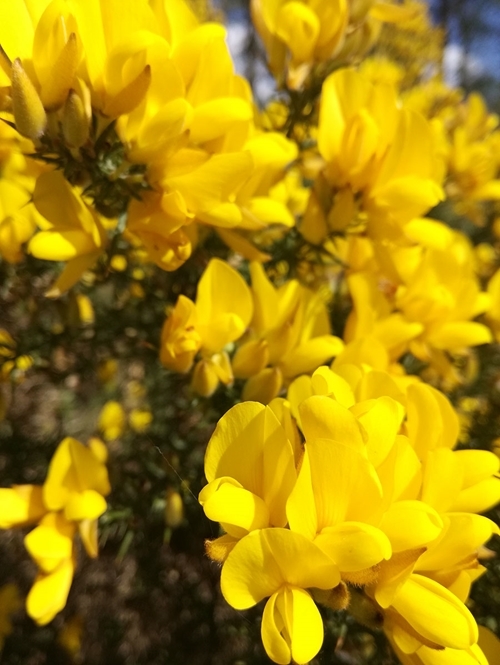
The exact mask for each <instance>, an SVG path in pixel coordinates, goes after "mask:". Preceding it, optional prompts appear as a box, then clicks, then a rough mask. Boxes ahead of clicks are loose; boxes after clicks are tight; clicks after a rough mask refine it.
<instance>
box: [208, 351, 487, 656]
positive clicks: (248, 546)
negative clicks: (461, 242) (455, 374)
mask: <svg viewBox="0 0 500 665" xmlns="http://www.w3.org/2000/svg"><path fill="white" fill-rule="evenodd" d="M341 358H342V356H341V357H340V358H339V361H336V363H337V364H338V366H339V373H336V372H334V371H332V370H329V369H328V368H326V367H324V368H319V369H318V370H317V371H316V372H315V373H314V374H313V376H312V377H306V376H304V377H300V378H298V379H296V380H295V381H294V382H293V383H292V384H291V386H290V389H289V399H290V406H291V409H292V413H293V414H294V415H295V417H296V419H297V424H298V426H299V428H300V431H301V432H302V436H303V443H302V444H301V443H300V440H298V439H297V437H296V436H295V434H294V433H293V428H291V427H290V424H289V423H288V424H287V422H286V419H285V417H284V414H285V411H284V410H283V408H282V407H281V404H280V403H279V402H276V403H273V402H271V404H270V406H268V407H263V406H261V405H258V404H256V403H252V402H247V403H244V404H241V405H237V406H236V407H234V408H233V409H231V410H230V411H228V413H226V414H225V416H223V418H222V419H221V421H220V422H219V425H218V427H217V429H216V431H215V433H214V435H213V436H212V439H211V440H210V443H209V446H208V448H207V453H206V458H205V473H206V476H207V479H208V480H209V484H208V485H207V487H205V488H204V489H203V490H202V492H201V494H200V502H201V504H202V505H203V508H204V510H205V513H206V514H207V516H208V517H210V519H213V520H216V521H219V522H220V523H221V526H222V527H223V529H224V530H225V531H226V534H225V535H223V536H221V537H220V538H218V539H216V540H214V541H209V542H208V543H207V552H208V554H209V556H211V557H212V558H214V559H216V560H218V561H222V562H223V569H222V578H221V584H222V591H223V594H224V596H225V598H226V599H227V600H228V602H229V603H230V604H232V605H233V606H234V607H235V608H237V609H244V608H246V607H251V606H252V605H254V604H256V603H257V602H259V601H260V600H261V599H262V598H265V597H269V601H268V604H267V605H266V608H265V610H264V615H263V620H262V639H263V643H264V646H265V648H266V651H267V653H268V655H269V656H270V657H271V659H272V660H274V661H275V662H277V663H290V662H291V661H292V659H293V660H294V661H295V662H297V663H306V662H308V660H310V659H311V658H313V657H314V655H315V654H316V653H317V651H318V650H319V648H320V646H321V643H322V638H323V629H322V625H321V620H320V618H319V614H318V612H317V610H316V608H315V606H314V601H313V599H316V600H317V602H320V603H324V604H326V605H327V606H329V607H333V608H335V609H340V608H344V607H346V606H350V605H349V603H350V598H351V593H352V594H354V595H353V596H352V607H353V611H354V614H355V616H356V612H357V611H358V610H357V607H358V606H359V602H360V601H359V598H361V597H363V598H364V602H365V603H366V604H367V605H368V606H369V605H370V604H371V605H372V606H373V614H374V615H377V614H378V615H382V616H383V626H384V630H385V631H386V632H387V634H388V635H389V637H390V639H391V641H393V642H394V644H395V645H396V647H397V649H398V650H401V651H402V652H403V653H406V654H414V653H416V652H417V651H418V650H419V649H421V648H422V647H423V646H425V647H429V648H431V649H441V650H443V649H445V650H447V649H448V650H450V651H451V652H453V650H459V651H460V650H463V651H464V652H466V653H468V650H471V651H470V653H473V652H474V653H476V652H477V653H480V650H479V648H478V647H477V639H478V631H477V626H476V623H475V621H474V619H473V617H472V615H471V614H470V612H469V610H468V609H467V608H466V607H465V605H464V602H465V600H466V598H467V596H468V593H469V589H470V585H471V582H472V581H473V580H474V579H475V577H477V576H478V575H479V574H481V568H478V563H477V555H478V550H479V548H480V547H481V545H482V544H484V543H485V542H487V541H488V540H489V538H490V537H491V535H492V534H494V533H499V529H498V527H497V526H496V525H495V524H494V523H493V522H491V521H490V520H488V519H487V518H485V517H481V516H478V515H477V514H475V513H477V512H482V511H484V510H486V509H488V508H489V507H491V506H492V505H494V504H495V503H496V502H497V501H498V500H499V499H500V478H499V477H498V470H499V461H498V459H497V458H496V456H495V455H494V454H493V453H489V452H486V451H453V450H452V448H453V446H454V445H455V443H456V437H457V435H458V420H457V416H456V415H455V413H454V411H453V409H452V407H451V405H450V404H449V403H448V401H447V400H446V398H445V397H444V396H443V395H442V394H441V393H439V392H438V391H437V390H435V389H433V388H430V387H429V386H426V385H425V384H422V383H419V382H413V383H409V384H407V386H406V387H404V388H403V387H401V388H400V387H398V385H397V384H396V382H395V381H394V380H393V379H391V378H390V376H389V375H386V374H384V372H382V371H380V370H371V371H366V370H365V371H364V376H363V371H362V369H361V368H360V367H359V366H356V365H355V364H350V363H349V361H348V359H347V358H346V362H344V363H342V362H341ZM356 370H357V372H358V376H356ZM367 377H370V379H371V385H372V392H371V394H369V393H368V394H367V393H366V388H365V390H363V391H362V393H364V395H365V396H359V397H356V394H357V395H360V392H359V388H360V386H359V379H360V378H362V380H363V381H364V382H365V383H366V378H367ZM366 387H368V386H366ZM402 388H403V389H402ZM391 395H392V396H391ZM395 397H396V399H395ZM432 409H433V410H434V412H435V419H434V421H433V422H436V423H439V420H441V423H442V429H439V428H438V429H436V431H435V432H434V433H433V435H432V436H429V427H428V426H427V425H426V422H427V417H428V414H429V412H430V410H432ZM280 418H281V422H280ZM244 451H245V452H244ZM249 455H250V457H249ZM278 479H280V482H279V484H277V483H278ZM350 590H351V591H350ZM437 617H439V621H437V620H436V618H437Z"/></svg>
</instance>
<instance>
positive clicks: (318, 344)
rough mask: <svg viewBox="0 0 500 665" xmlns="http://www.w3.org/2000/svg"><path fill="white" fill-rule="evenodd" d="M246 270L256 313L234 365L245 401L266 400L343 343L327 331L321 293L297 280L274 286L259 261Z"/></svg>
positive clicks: (322, 294)
mask: <svg viewBox="0 0 500 665" xmlns="http://www.w3.org/2000/svg"><path fill="white" fill-rule="evenodd" d="M250 274H251V277H252V295H253V300H254V316H253V319H252V322H251V324H250V334H249V339H248V340H247V341H244V342H243V343H242V344H241V345H240V346H239V348H238V349H237V351H236V353H235V356H234V358H233V361H232V365H233V371H234V374H235V376H236V377H238V378H244V379H247V383H246V385H245V388H244V390H243V399H247V400H258V401H262V402H263V403H269V402H270V401H271V400H272V399H273V398H274V397H276V396H277V395H278V393H279V391H280V390H281V387H282V385H283V383H284V381H287V382H288V381H289V380H290V379H292V378H293V377H294V376H297V375H298V374H302V373H305V372H312V371H313V370H314V369H315V368H316V367H318V365H321V364H322V363H324V362H326V361H327V360H329V359H330V358H332V357H333V356H336V355H337V354H338V353H340V351H341V350H342V348H343V343H342V341H341V340H340V339H339V338H338V337H335V336H334V335H332V334H331V328H330V323H329V320H328V313H327V308H326V302H325V296H324V293H322V292H321V291H316V292H314V291H312V290H310V289H306V288H305V287H303V286H302V285H301V284H300V283H299V282H298V281H297V280H291V281H289V282H286V283H285V284H283V285H282V286H281V287H279V288H275V287H274V286H273V284H272V283H271V282H270V280H269V279H268V277H267V276H266V273H265V271H264V268H263V267H262V266H261V265H260V264H259V263H252V264H251V265H250Z"/></svg>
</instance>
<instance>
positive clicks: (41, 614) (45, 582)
mask: <svg viewBox="0 0 500 665" xmlns="http://www.w3.org/2000/svg"><path fill="white" fill-rule="evenodd" d="M74 570H75V566H74V562H73V559H71V558H70V559H66V560H65V561H63V563H62V564H61V565H60V566H59V568H57V569H56V570H55V571H54V572H53V573H50V574H49V575H39V576H38V577H37V578H36V580H35V583H34V584H33V586H32V587H31V590H30V592H29V594H28V597H27V599H26V611H27V613H28V615H29V616H30V617H31V618H32V619H34V621H36V622H37V623H38V624H39V625H40V626H44V625H45V624H47V623H49V621H52V619H53V618H54V617H55V615H56V614H57V613H58V612H60V611H61V610H62V609H63V608H64V606H65V605H66V600H67V598H68V593H69V589H70V587H71V582H72V581H73V574H74Z"/></svg>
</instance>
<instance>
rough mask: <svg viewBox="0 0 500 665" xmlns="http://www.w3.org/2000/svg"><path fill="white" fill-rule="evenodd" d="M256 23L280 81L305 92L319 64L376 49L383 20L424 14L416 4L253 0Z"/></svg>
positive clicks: (273, 70)
mask: <svg viewBox="0 0 500 665" xmlns="http://www.w3.org/2000/svg"><path fill="white" fill-rule="evenodd" d="M251 8H252V18H253V21H254V25H255V27H256V28H257V31H258V32H259V34H260V36H261V37H262V40H263V41H264V45H265V47H266V51H267V57H268V61H269V67H270V69H271V71H272V72H273V73H274V74H275V76H277V77H278V79H279V80H281V79H282V78H284V77H285V76H286V80H287V84H288V85H289V86H290V87H291V88H300V87H301V86H302V85H303V83H304V80H305V79H306V78H307V76H308V74H309V72H310V70H311V68H312V66H313V65H315V64H323V63H327V62H328V61H331V60H334V59H336V58H337V59H339V60H340V59H341V58H342V57H343V58H344V59H345V58H349V57H359V56H360V55H363V54H364V53H365V52H366V51H368V50H369V49H370V47H371V46H372V45H373V42H374V40H375V37H376V35H377V33H378V29H379V23H380V21H390V22H397V21H404V20H408V19H410V18H412V17H414V16H415V15H416V14H418V12H419V11H421V8H420V7H419V6H418V5H417V4H416V3H409V4H405V5H404V6H401V5H399V4H396V3H393V2H390V1H389V2H379V1H378V0H368V2H365V1H363V2H353V1H352V0H322V1H320V2H317V1H314V0H305V1H304V2H295V1H292V0H278V2H272V3H269V2H266V1H265V0H252V4H251Z"/></svg>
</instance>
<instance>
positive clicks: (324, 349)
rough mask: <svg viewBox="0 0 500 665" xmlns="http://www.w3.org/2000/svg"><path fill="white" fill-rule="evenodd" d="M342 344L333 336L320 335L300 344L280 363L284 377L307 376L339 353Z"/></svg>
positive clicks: (342, 346)
mask: <svg viewBox="0 0 500 665" xmlns="http://www.w3.org/2000/svg"><path fill="white" fill-rule="evenodd" d="M343 348H344V343H343V342H342V340H341V339H339V338H338V337H334V336H333V335H321V336H319V337H315V338H314V339H310V340H308V341H306V342H303V343H302V344H300V345H299V346H298V347H297V348H295V349H293V351H291V352H290V353H288V354H287V355H286V356H285V358H284V359H283V361H282V363H281V369H282V371H283V374H284V376H286V377H293V376H297V375H298V374H307V373H309V372H312V371H313V369H315V368H317V367H318V366H319V365H322V364H323V363H325V362H327V361H328V360H330V359H331V358H333V357H334V356H336V355H338V354H339V353H341V351H342V349H343Z"/></svg>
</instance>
